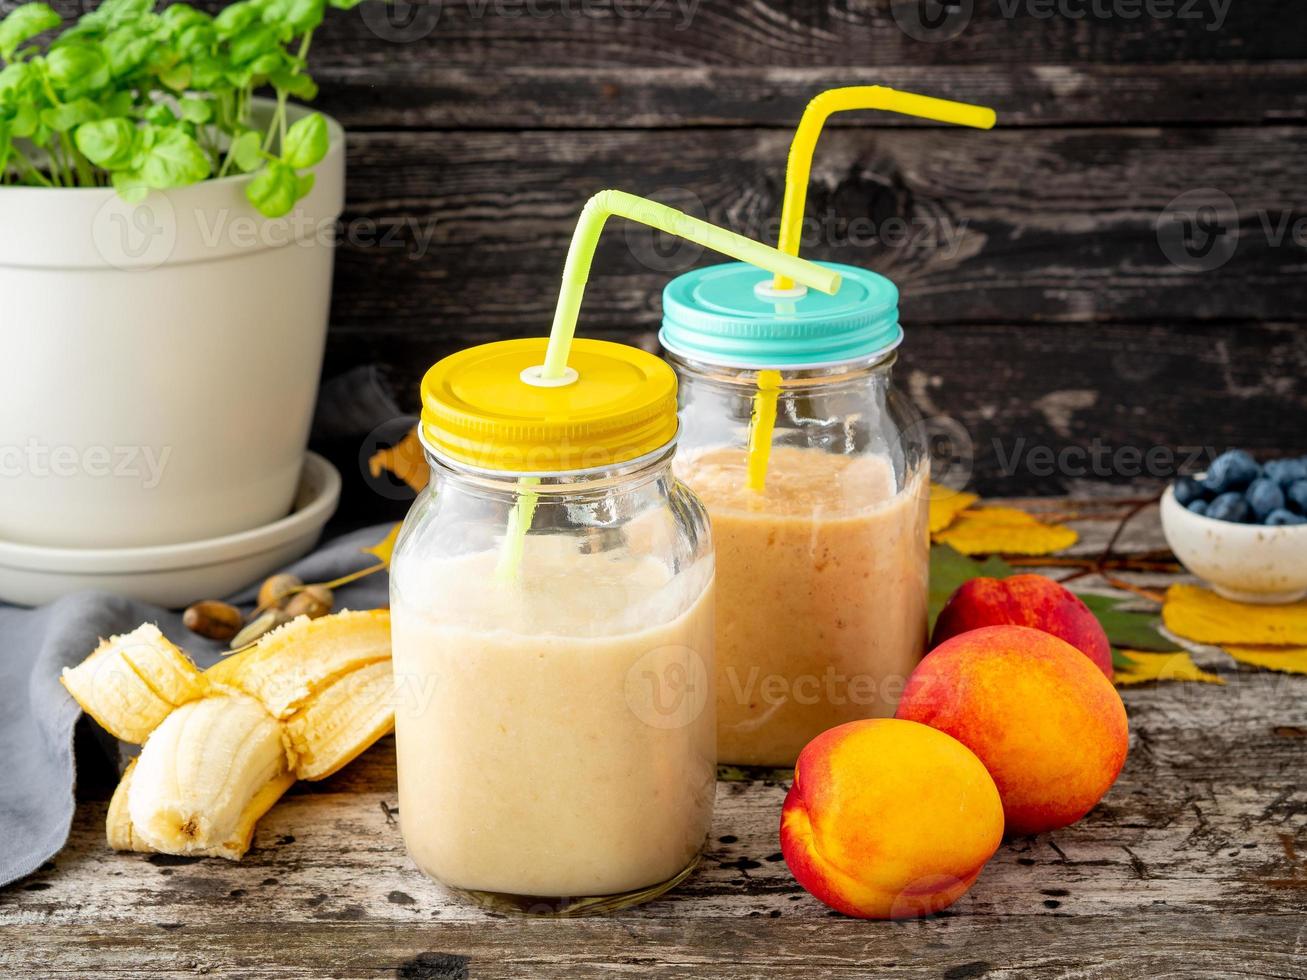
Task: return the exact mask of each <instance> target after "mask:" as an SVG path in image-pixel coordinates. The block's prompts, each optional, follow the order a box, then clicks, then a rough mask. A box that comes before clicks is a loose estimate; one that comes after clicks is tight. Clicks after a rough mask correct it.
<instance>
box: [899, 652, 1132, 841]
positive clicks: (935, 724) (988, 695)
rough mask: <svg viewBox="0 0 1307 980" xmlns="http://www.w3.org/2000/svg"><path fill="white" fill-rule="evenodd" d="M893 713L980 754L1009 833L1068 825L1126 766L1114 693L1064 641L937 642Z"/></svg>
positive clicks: (1123, 728)
mask: <svg viewBox="0 0 1307 980" xmlns="http://www.w3.org/2000/svg"><path fill="white" fill-rule="evenodd" d="M896 717H898V718H902V719H905V720H908V721H917V722H921V723H922V724H925V725H930V726H931V727H932V728H938V729H939V730H940V731H942V732H947V733H948V734H949V735H952V736H953V737H954V738H956V739H958V741H960V742H962V743H963V744H964V745H966V746H967V747H968V748H969V749H971V751H973V752H974V753H976V755H977V756H979V757H980V761H981V762H983V763H984V764H985V768H987V769H988V770H989V774H990V775H991V776H993V777H994V782H995V784H997V786H998V791H999V794H1000V795H1001V796H1002V798H1003V812H1004V815H1005V816H1006V818H1007V831H1008V833H1009V834H1037V833H1040V832H1042V831H1045V830H1053V829H1055V828H1057V827H1065V826H1066V825H1067V824H1071V823H1075V821H1077V820H1079V819H1080V818H1081V817H1083V816H1084V815H1085V814H1086V813H1088V812H1089V811H1090V810H1091V809H1093V807H1094V805H1095V804H1096V803H1097V802H1098V801H1099V799H1100V798H1102V796H1103V794H1104V793H1106V792H1107V790H1108V789H1109V788H1110V787H1111V785H1112V783H1113V782H1115V781H1116V777H1117V774H1118V773H1119V772H1120V771H1121V766H1122V765H1123V764H1124V763H1125V756H1126V749H1127V747H1128V745H1129V731H1128V726H1127V722H1126V715H1125V706H1124V705H1123V704H1122V703H1121V698H1120V696H1119V695H1118V694H1117V693H1116V688H1114V687H1113V686H1112V685H1111V684H1110V683H1109V682H1108V681H1107V679H1106V678H1105V677H1103V675H1102V673H1101V672H1100V671H1099V670H1098V668H1097V667H1096V666H1094V664H1092V663H1091V662H1090V661H1089V660H1088V659H1086V658H1085V657H1084V656H1083V655H1082V654H1081V653H1080V651H1079V650H1077V649H1076V648H1075V647H1073V646H1071V645H1070V644H1069V643H1067V642H1065V641H1064V640H1059V639H1058V638H1057V637H1056V636H1053V635H1051V634H1049V633H1045V632H1042V631H1041V630H1036V629H1031V628H1029V627H1026V626H988V627H985V628H983V629H978V630H972V631H971V632H969V633H963V634H961V635H960V636H955V637H953V639H951V640H947V641H945V642H944V643H942V644H940V645H939V646H938V647H936V648H935V649H934V650H932V651H931V652H930V653H928V654H927V655H926V657H925V659H924V660H922V661H921V663H920V664H918V665H917V669H916V670H914V671H913V672H912V676H911V677H909V678H908V683H907V686H906V687H905V688H904V691H903V697H902V698H901V699H900V700H899V707H898V712H897V713H896Z"/></svg>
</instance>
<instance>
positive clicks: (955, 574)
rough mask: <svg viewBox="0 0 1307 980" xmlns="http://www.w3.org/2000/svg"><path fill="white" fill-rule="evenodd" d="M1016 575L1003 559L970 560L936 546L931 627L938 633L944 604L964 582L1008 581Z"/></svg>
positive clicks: (932, 563)
mask: <svg viewBox="0 0 1307 980" xmlns="http://www.w3.org/2000/svg"><path fill="white" fill-rule="evenodd" d="M1012 574H1015V573H1014V572H1013V569H1012V566H1011V565H1009V564H1008V563H1007V562H1005V561H1004V560H1003V559H1002V558H998V557H990V558H987V559H985V560H984V561H983V562H981V561H976V560H974V559H972V558H968V557H967V556H966V555H964V554H962V553H961V552H958V551H955V550H953V549H952V548H950V547H949V546H948V545H935V546H934V547H932V548H931V549H930V606H929V615H930V624H929V629H931V630H934V628H935V620H936V619H937V618H938V617H939V612H940V610H941V609H943V608H944V603H946V602H948V600H949V597H950V596H951V595H953V593H954V592H956V591H957V590H958V589H959V588H960V587H961V585H962V583H964V582H969V581H971V580H972V579H973V578H1007V577H1008V576H1009V575H1012Z"/></svg>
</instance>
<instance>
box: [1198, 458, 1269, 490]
mask: <svg viewBox="0 0 1307 980" xmlns="http://www.w3.org/2000/svg"><path fill="white" fill-rule="evenodd" d="M1261 475H1262V468H1261V467H1260V466H1258V465H1257V461H1256V460H1254V459H1253V458H1252V457H1251V456H1250V455H1248V454H1247V453H1246V452H1244V451H1243V450H1242V449H1231V450H1230V451H1229V452H1226V453H1222V454H1221V455H1220V456H1217V457H1216V459H1214V460H1213V461H1212V465H1211V467H1210V468H1209V469H1208V471H1207V479H1205V480H1203V487H1204V488H1205V489H1206V490H1207V491H1208V492H1209V493H1211V494H1213V495H1214V496H1220V495H1221V494H1223V493H1229V492H1230V491H1232V490H1243V489H1245V488H1247V486H1248V485H1249V484H1250V483H1252V482H1253V481H1254V480H1256V479H1257V478H1258V477H1259V476H1261Z"/></svg>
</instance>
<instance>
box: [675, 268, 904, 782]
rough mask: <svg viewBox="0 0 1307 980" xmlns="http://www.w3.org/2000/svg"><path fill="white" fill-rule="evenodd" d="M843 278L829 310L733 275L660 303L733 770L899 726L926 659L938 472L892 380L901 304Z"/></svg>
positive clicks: (706, 278)
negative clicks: (836, 732) (708, 574)
mask: <svg viewBox="0 0 1307 980" xmlns="http://www.w3.org/2000/svg"><path fill="white" fill-rule="evenodd" d="M834 267H835V268H837V269H838V270H839V271H840V272H841V273H842V275H843V284H842V286H841V289H840V291H839V293H837V294H836V295H835V296H833V297H828V296H823V295H820V294H812V295H808V294H805V293H804V292H803V291H802V289H801V288H800V289H797V290H791V291H787V292H786V293H785V294H784V295H782V296H779V297H777V296H776V295H775V294H774V293H773V292H772V291H771V290H770V279H769V277H767V276H766V274H765V273H760V272H758V271H757V270H754V269H751V268H750V267H748V266H741V265H734V264H732V265H724V266H713V267H709V268H707V269H699V270H696V271H694V272H691V273H687V274H686V275H684V276H681V277H679V278H678V279H676V280H674V281H673V282H672V283H671V284H670V285H669V286H668V287H667V290H666V292H665V294H664V314H665V319H664V326H663V331H662V340H663V345H664V347H665V348H666V349H667V351H668V357H669V359H670V360H671V362H672V364H673V366H674V367H675V368H676V369H677V372H678V374H679V376H680V379H681V438H680V454H679V455H678V458H677V464H676V468H677V472H678V475H679V476H680V477H681V478H682V479H683V480H685V481H686V482H687V483H688V484H689V485H690V486H691V488H693V489H694V491H695V492H696V493H697V494H698V495H699V497H700V499H702V500H703V502H704V504H705V506H706V507H707V508H708V512H709V515H710V517H711V521H712V527H713V539H714V542H715V544H716V550H717V569H718V574H717V626H716V631H717V645H716V649H717V685H716V686H717V718H718V741H717V750H718V756H719V758H720V759H721V761H723V762H731V763H737V764H744V765H770V766H788V765H792V764H793V763H794V760H795V758H796V757H797V755H798V753H799V751H800V750H801V749H802V748H803V746H804V745H805V744H807V742H808V741H809V740H811V739H812V738H813V737H815V736H816V735H818V734H820V733H821V732H823V731H825V730H826V729H828V728H831V727H833V726H835V725H839V724H842V723H844V722H848V721H854V720H857V719H860V718H868V717H878V716H881V717H883V716H889V715H892V714H893V713H894V710H895V708H896V707H897V704H898V699H899V695H900V693H901V691H902V686H903V684H904V683H905V682H906V680H907V677H908V675H909V674H910V673H911V672H912V669H913V668H914V667H915V666H916V664H917V663H918V662H919V661H920V659H921V657H922V655H923V653H924V650H925V643H926V619H927V612H926V606H927V584H928V575H929V559H930V554H929V532H928V514H929V458H928V445H927V441H926V438H925V433H924V426H923V424H922V421H921V417H920V415H919V414H918V413H917V411H916V409H915V408H914V407H913V406H912V404H911V403H910V402H909V401H908V400H907V399H906V398H904V397H903V396H902V395H901V394H900V393H899V392H898V391H897V390H896V389H895V388H894V386H893V384H892V381H891V371H892V368H893V365H894V361H895V353H894V352H895V349H896V348H897V346H898V344H899V343H900V342H901V339H902V329H901V328H900V327H899V324H898V308H897V297H898V292H897V290H896V289H895V288H894V286H893V284H892V283H890V282H889V280H887V279H884V277H881V276H878V275H876V274H875V273H871V272H868V271H866V270H862V269H856V268H853V267H850V266H834ZM772 406H774V410H773V408H772ZM769 426H770V429H769ZM751 446H752V447H754V448H752V449H751ZM751 460H752V461H753V465H754V467H755V468H756V473H755V479H754V480H753V481H751V479H750V461H751ZM759 475H761V478H760V479H759V478H757V477H758V476H759Z"/></svg>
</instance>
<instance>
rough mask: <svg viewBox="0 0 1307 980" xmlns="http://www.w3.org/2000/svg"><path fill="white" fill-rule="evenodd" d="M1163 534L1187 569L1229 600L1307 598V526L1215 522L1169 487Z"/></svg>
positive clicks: (1163, 499) (1163, 509)
mask: <svg viewBox="0 0 1307 980" xmlns="http://www.w3.org/2000/svg"><path fill="white" fill-rule="evenodd" d="M1199 478H1201V475H1200V477H1199ZM1162 530H1163V532H1165V534H1166V543H1167V544H1168V545H1170V546H1171V550H1172V551H1173V552H1175V556H1176V557H1177V558H1179V559H1180V561H1181V562H1182V563H1183V564H1184V567H1185V568H1187V569H1189V571H1191V572H1193V574H1195V575H1197V576H1198V577H1199V578H1201V579H1203V580H1205V581H1206V582H1207V583H1208V584H1209V585H1210V586H1211V587H1212V589H1213V590H1214V591H1215V592H1216V593H1217V594H1219V595H1222V596H1225V598H1227V599H1233V600H1234V601H1236V602H1254V603H1282V602H1296V601H1297V600H1299V599H1302V598H1304V597H1307V524H1297V525H1292V526H1285V527H1264V526H1262V525H1259V524H1234V523H1232V522H1230V521H1217V520H1213V519H1212V518H1210V517H1203V516H1202V515H1201V514H1195V513H1193V512H1192V511H1190V510H1187V509H1186V508H1185V507H1183V506H1181V504H1180V502H1179V501H1177V500H1176V499H1175V488H1174V487H1167V489H1166V493H1165V494H1163V496H1162Z"/></svg>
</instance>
